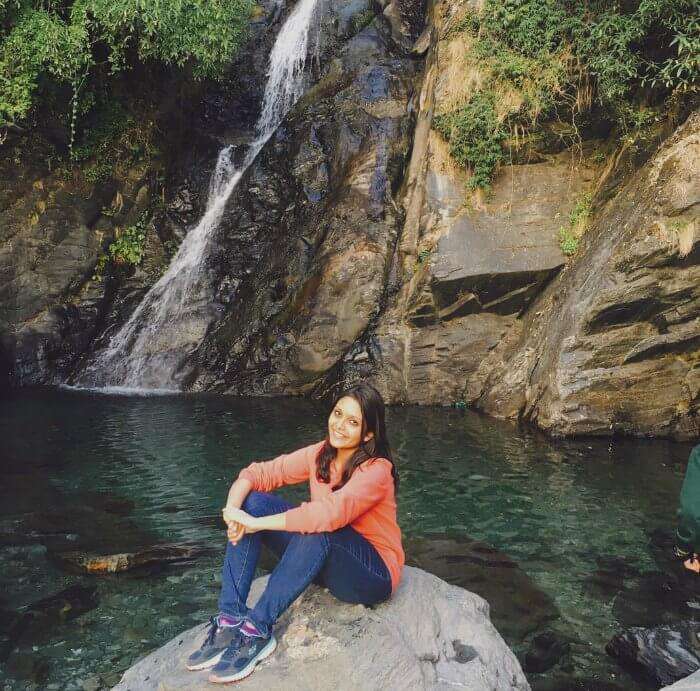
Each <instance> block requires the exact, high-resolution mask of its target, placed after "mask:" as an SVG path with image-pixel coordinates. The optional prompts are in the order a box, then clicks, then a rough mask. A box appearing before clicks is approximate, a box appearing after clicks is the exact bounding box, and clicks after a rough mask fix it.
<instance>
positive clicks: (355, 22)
mask: <svg viewBox="0 0 700 691" xmlns="http://www.w3.org/2000/svg"><path fill="white" fill-rule="evenodd" d="M374 17H375V14H374V10H372V9H371V8H368V9H366V10H363V11H362V12H360V13H358V14H356V15H355V16H354V17H353V18H352V22H351V24H352V26H351V29H350V34H351V35H352V36H354V35H355V34H359V33H360V31H362V29H364V28H365V27H367V26H369V25H370V24H371V23H372V22H373V21H374Z"/></svg>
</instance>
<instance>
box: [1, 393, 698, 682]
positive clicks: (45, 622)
mask: <svg viewBox="0 0 700 691" xmlns="http://www.w3.org/2000/svg"><path fill="white" fill-rule="evenodd" d="M0 410H2V414H1V415H0V439H1V440H2V443H1V446H0V448H1V449H2V451H1V452H0V453H1V456H2V483H0V588H1V590H0V688H3V689H7V690H10V689H11V690H14V689H18V690H19V689H22V690H24V689H42V690H44V689H46V690H47V691H58V690H59V689H76V690H77V689H85V690H92V691H95V690H96V689H102V688H109V687H110V686H112V685H114V684H115V683H116V682H117V681H118V680H119V678H120V676H121V674H122V673H123V672H124V670H125V669H127V668H128V667H129V666H130V665H131V664H132V663H133V662H134V661H135V660H136V659H138V658H139V657H141V656H142V655H144V654H145V653H147V652H148V651H150V650H152V649H154V648H156V647H158V646H160V645H162V644H163V643H165V642H167V641H168V640H169V639H170V638H172V637H173V636H175V635H176V634H177V633H179V632H180V631H182V630H183V629H185V628H188V627H190V626H192V625H194V624H197V623H199V622H201V621H203V620H205V619H206V618H208V617H209V616H210V614H212V613H213V612H214V610H215V606H216V599H217V594H218V585H219V580H220V579H219V568H220V566H219V564H220V554H221V552H222V550H223V548H224V545H225V533H224V530H223V525H222V524H220V522H219V511H220V509H221V507H222V506H223V503H224V501H225V496H226V491H227V489H228V486H229V484H230V482H231V481H232V479H234V478H235V477H236V475H237V472H238V470H239V469H240V468H242V467H243V466H245V465H247V464H248V463H249V462H250V461H252V460H258V459H265V458H270V457H272V456H274V455H276V454H278V453H280V452H283V451H289V450H292V449H294V448H298V447H300V446H302V445H306V444H308V443H311V442H313V441H316V440H318V439H320V438H321V437H322V436H323V435H324V426H325V415H326V410H325V407H324V406H323V405H321V404H318V403H313V402H309V401H305V400H299V399H274V398H269V399H236V398H230V397H219V396H209V395H197V396H194V395H192V396H190V395H179V396H153V397H127V396H106V395H101V394H98V393H90V392H78V391H67V390H51V389H49V390H26V391H21V392H15V393H13V394H11V395H10V396H9V397H6V398H4V399H2V400H0ZM388 427H389V433H390V437H391V441H392V444H393V447H394V449H395V453H396V457H397V461H398V466H399V470H400V473H401V490H400V494H399V520H400V524H401V527H402V530H403V533H404V537H405V547H406V552H407V556H408V561H409V563H412V564H417V565H419V566H421V567H422V568H424V569H426V570H428V571H432V572H434V573H436V574H437V575H439V576H440V577H442V578H445V579H446V580H448V581H450V582H452V583H457V584H459V585H462V586H464V587H467V588H469V589H471V590H473V591H475V592H477V593H480V594H481V595H483V596H484V597H486V599H487V600H489V602H490V604H491V614H492V619H493V621H494V623H495V624H496V626H497V628H498V629H499V631H500V632H501V634H502V635H503V636H504V638H505V639H506V641H507V642H508V644H509V645H510V646H511V647H512V648H513V649H514V650H515V651H516V653H517V654H518V657H519V658H520V659H521V662H523V664H524V667H525V669H526V672H527V676H528V678H529V680H530V683H531V684H532V686H533V689H535V690H536V691H545V690H546V691H554V690H555V689H556V690H560V691H564V690H567V689H581V690H586V691H588V690H591V691H593V690H595V689H598V690H601V691H602V690H604V689H605V690H612V689H624V690H625V691H628V690H629V691H634V690H642V689H651V688H654V687H653V686H651V685H649V684H647V683H646V682H645V681H644V680H643V679H639V678H633V677H631V676H629V675H628V674H627V673H626V672H625V671H623V670H622V669H621V668H620V667H619V666H618V665H617V664H616V662H615V661H614V660H612V659H611V658H609V657H608V656H607V655H606V653H605V644H606V643H607V641H608V640H609V639H610V638H611V636H612V635H613V634H614V633H615V632H617V631H619V630H620V629H621V628H623V627H626V626H634V625H641V626H648V625H653V624H660V623H669V622H673V621H676V620H678V619H680V618H681V617H683V616H685V614H684V612H685V611H686V610H687V607H688V606H690V607H691V608H695V609H697V607H700V605H697V607H696V603H694V602H692V603H688V602H687V601H684V602H682V603H679V602H675V601H674V600H673V598H671V597H667V598H666V599H664V592H666V591H665V589H664V577H665V576H664V574H665V570H667V569H669V568H671V567H670V566H669V557H668V554H667V548H668V543H669V536H670V534H671V532H672V530H673V528H674V527H675V511H676V507H677V501H678V493H679V490H680V485H681V482H682V478H683V472H684V469H685V463H686V461H687V458H688V454H689V452H690V448H691V447H690V446H689V445H687V444H679V443H673V442H667V441H649V440H632V439H624V440H623V439H615V440H599V439H585V440H577V441H561V440H550V439H547V438H545V437H544V436H543V435H541V434H540V433H538V432H536V431H533V430H529V429H522V428H519V427H517V426H514V425H511V424H509V423H503V422H498V421H494V420H491V419H489V418H486V417H483V416H480V415H478V414H475V413H472V412H469V411H460V410H454V409H450V408H414V407H406V408H395V409H391V410H390V413H389V417H388ZM305 491H306V490H305V487H303V486H299V487H296V488H286V489H285V490H284V491H283V493H284V494H285V495H286V496H288V497H289V498H291V499H294V500H302V499H303V498H305ZM161 543H188V544H190V545H196V546H197V547H198V548H201V549H198V551H196V553H195V554H193V555H191V558H190V559H185V560H184V561H183V562H180V563H174V564H164V563H160V564H158V563H156V564H151V565H149V566H146V567H142V568H140V569H136V570H133V571H128V572H125V573H121V574H113V575H88V574H83V573H81V572H79V571H76V570H74V569H73V568H71V563H70V560H66V558H65V554H66V553H70V552H89V553H96V554H109V553H116V552H128V551H133V550H135V549H137V548H144V547H151V546H153V545H157V544H161ZM684 608H686V610H684Z"/></svg>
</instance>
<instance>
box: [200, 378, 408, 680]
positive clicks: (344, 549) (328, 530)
mask: <svg viewBox="0 0 700 691" xmlns="http://www.w3.org/2000/svg"><path fill="white" fill-rule="evenodd" d="M305 480H308V482H309V486H310V491H311V501H309V502H304V503H303V504H302V505H301V506H298V507H296V508H295V507H293V506H292V505H291V504H289V503H287V502H286V501H284V500H283V499H281V498H280V497H278V496H276V495H274V494H270V492H271V491H272V490H274V489H276V488H278V487H281V486H283V485H291V484H296V483H299V482H304V481H305ZM398 481H399V478H398V474H397V472H396V467H395V466H394V462H393V460H392V458H391V452H390V450H389V442H388V440H387V435H386V428H385V423H384V402H383V400H382V398H381V396H380V394H379V393H378V392H377V391H376V389H374V388H373V387H371V386H368V385H366V384H360V385H357V386H354V387H352V388H351V389H349V390H348V391H346V392H345V393H344V394H342V395H341V396H340V397H339V398H338V399H337V400H336V402H335V403H334V405H333V408H332V409H331V413H330V416H329V418H328V436H327V437H326V439H325V440H324V441H321V442H318V443H316V444H313V445H311V446H307V447H306V448H303V449H299V450H298V451H294V452H293V453H290V454H285V455H282V456H278V457H277V458H275V459H274V460H272V461H267V462H264V463H252V464H251V465H249V466H248V467H247V468H245V469H243V470H242V471H241V472H240V473H239V475H238V479H237V480H236V481H235V482H234V483H233V485H232V486H231V489H230V490H229V494H228V501H227V503H226V507H225V508H224V510H223V514H224V520H225V521H226V523H227V525H228V538H229V543H228V545H227V547H226V558H225V561H224V568H223V576H222V584H221V596H220V598H219V614H218V616H216V617H212V619H211V620H210V628H209V632H208V634H207V637H206V639H205V640H204V643H203V644H202V646H201V648H200V649H199V650H197V651H196V652H194V653H193V654H192V655H190V657H189V659H188V661H187V668H188V669H190V670H201V669H209V668H213V669H212V671H211V675H210V676H209V681H212V682H220V683H225V682H230V681H237V680H239V679H243V678H244V677H246V676H248V675H249V674H251V673H252V672H253V670H254V669H255V665H256V664H257V663H258V662H260V661H261V660H264V659H265V658H266V657H268V656H269V655H271V654H272V652H273V651H274V650H275V647H276V646H277V643H276V641H275V638H274V636H273V635H272V627H273V625H274V623H275V622H276V621H277V619H278V618H279V617H280V615H281V614H282V613H283V612H284V611H285V610H286V609H287V608H288V607H289V606H290V605H291V604H292V602H294V600H296V598H297V597H298V596H299V595H300V594H301V593H302V592H303V591H304V590H305V589H306V587H307V586H308V585H309V584H310V583H312V582H315V583H318V584H320V585H323V586H325V587H326V588H328V589H329V590H330V592H331V593H332V594H333V595H335V597H337V598H338V599H339V600H343V601H344V602H351V603H355V604H357V603H360V604H364V605H374V604H377V603H379V602H383V601H384V600H387V599H388V598H389V597H390V596H391V594H392V593H393V592H394V590H395V589H396V586H397V585H398V583H399V579H400V577H401V570H402V568H403V563H404V553H403V548H402V546H401V531H400V529H399V527H398V524H397V522H396V499H395V494H396V488H397V486H398ZM263 543H264V544H266V545H267V546H268V547H269V548H270V549H271V550H272V551H273V552H274V553H275V554H276V555H277V556H278V557H279V558H280V561H279V563H278V564H277V566H276V567H275V569H274V571H273V572H272V574H271V575H270V578H269V580H268V582H267V585H266V587H265V590H264V591H263V593H262V595H261V596H260V599H259V600H258V602H257V604H256V605H255V607H253V608H252V609H250V608H248V607H247V606H246V600H247V598H248V591H249V590H250V585H251V582H252V580H253V576H254V573H255V567H256V564H257V562H258V557H259V555H260V548H261V546H262V544H263Z"/></svg>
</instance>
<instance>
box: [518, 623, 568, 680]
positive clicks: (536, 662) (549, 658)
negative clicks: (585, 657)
mask: <svg viewBox="0 0 700 691" xmlns="http://www.w3.org/2000/svg"><path fill="white" fill-rule="evenodd" d="M570 651H571V645H570V643H569V642H568V641H565V640H563V639H562V638H561V636H559V635H557V634H556V633H554V632H553V631H543V632H542V633H539V634H537V635H536V636H535V637H534V638H533V639H532V645H531V646H530V649H529V650H528V651H527V652H526V653H525V655H524V657H523V669H524V670H525V671H526V672H527V673H528V674H541V673H542V672H547V671H548V670H550V669H552V667H554V666H555V665H556V664H558V663H559V661H560V660H561V659H562V658H563V657H564V656H566V655H568V654H569V652H570Z"/></svg>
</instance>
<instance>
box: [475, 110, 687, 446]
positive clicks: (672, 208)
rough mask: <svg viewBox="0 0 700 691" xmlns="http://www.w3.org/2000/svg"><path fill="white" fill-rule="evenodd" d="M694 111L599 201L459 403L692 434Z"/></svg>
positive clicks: (600, 428)
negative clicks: (565, 265)
mask: <svg viewBox="0 0 700 691" xmlns="http://www.w3.org/2000/svg"><path fill="white" fill-rule="evenodd" d="M699 154H700V113H695V114H694V115H693V116H691V117H690V118H689V119H688V121H687V122H686V123H685V124H684V125H683V126H681V127H680V128H679V130H678V131H677V132H676V133H675V134H674V136H673V137H672V138H671V139H669V140H668V141H667V142H666V143H665V144H664V146H663V147H662V148H661V149H660V150H659V152H658V153H657V154H656V155H655V156H653V157H652V159H651V160H650V161H649V162H648V163H647V164H646V165H645V166H644V168H643V169H642V170H641V171H639V173H637V174H636V175H635V176H634V177H633V178H632V179H631V180H630V181H629V182H628V184H627V185H626V186H625V187H624V188H623V189H622V190H621V191H620V193H619V194H618V195H617V196H616V197H615V198H614V199H612V200H611V201H610V202H608V203H607V205H606V206H605V207H604V208H603V209H602V210H601V212H600V214H599V216H598V220H597V223H596V225H595V227H594V228H593V229H592V230H591V231H589V232H588V233H587V235H586V237H585V242H584V248H583V252H582V254H581V256H580V258H579V259H578V260H577V262H576V263H575V264H574V265H573V266H572V267H570V268H569V269H567V270H566V271H564V272H562V273H561V274H560V275H559V276H558V277H557V279H556V280H555V281H554V282H553V283H552V285H551V286H550V287H549V288H548V289H547V290H546V291H545V292H544V294H543V295H542V296H541V298H540V299H538V301H537V302H536V303H535V304H534V305H533V306H532V308H531V309H530V311H529V312H528V315H527V317H526V318H525V319H524V323H523V329H522V331H521V332H520V333H517V334H515V333H514V334H513V335H512V337H510V336H509V338H507V339H506V340H505V342H504V343H503V344H502V345H501V347H499V348H498V349H496V350H495V351H494V353H493V354H492V355H491V356H490V357H489V358H488V359H487V360H485V361H484V363H483V365H482V371H483V372H484V373H485V375H484V380H483V384H482V382H480V381H478V380H477V379H475V380H473V381H472V382H471V384H472V387H473V394H472V396H471V400H472V401H473V402H475V403H476V404H477V405H478V406H479V407H481V408H482V409H483V410H485V411H486V412H488V413H491V414H493V415H498V416H502V417H516V416H523V417H525V418H527V419H530V420H532V421H534V422H536V423H537V424H538V425H539V426H541V427H543V428H545V429H547V430H550V431H551V432H553V433H556V434H610V433H613V432H624V433H631V434H635V433H637V434H638V433H643V434H653V435H665V436H673V437H676V438H692V437H695V436H697V435H698V434H700V408H699V406H700V224H699V223H698V218H697V209H698V203H699V202H700V186H699V185H698V182H697V181H698V177H699V174H700V168H699V167H698V165H699V164H698V162H699V161H700V155H699Z"/></svg>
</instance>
